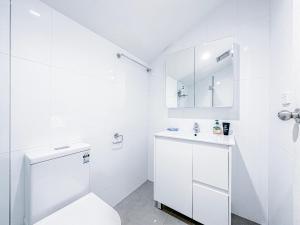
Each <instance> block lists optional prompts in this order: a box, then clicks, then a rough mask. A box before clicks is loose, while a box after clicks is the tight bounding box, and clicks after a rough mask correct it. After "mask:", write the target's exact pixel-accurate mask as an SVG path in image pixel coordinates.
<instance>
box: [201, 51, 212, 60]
mask: <svg viewBox="0 0 300 225" xmlns="http://www.w3.org/2000/svg"><path fill="white" fill-rule="evenodd" d="M210 57H211V54H210V52H204V53H203V54H202V56H201V59H202V60H208V59H210Z"/></svg>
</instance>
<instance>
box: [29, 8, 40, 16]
mask: <svg viewBox="0 0 300 225" xmlns="http://www.w3.org/2000/svg"><path fill="white" fill-rule="evenodd" d="M29 13H30V14H31V15H33V16H35V17H40V16H41V14H40V13H38V12H37V11H35V10H33V9H30V10H29Z"/></svg>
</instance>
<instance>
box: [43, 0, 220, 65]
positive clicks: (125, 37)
mask: <svg viewBox="0 0 300 225" xmlns="http://www.w3.org/2000/svg"><path fill="white" fill-rule="evenodd" d="M42 1H43V2H45V3H46V4H48V5H50V6H51V7H53V8H55V9H56V10H57V11H59V12H61V13H63V14H64V15H66V16H68V17H70V18H71V19H73V20H75V21H76V22H78V23H80V24H81V25H83V26H85V27H87V28H89V29H91V30H92V31H94V32H96V33H97V34H99V35H101V36H103V37H105V38H106V39H108V40H110V41H112V42H113V43H115V44H117V45H119V46H120V47H121V48H124V49H126V50H127V51H129V52H131V53H132V54H134V55H135V56H137V57H139V58H140V59H142V60H144V61H146V62H151V61H152V60H153V59H155V58H156V57H157V56H158V55H159V54H160V53H161V52H162V51H163V50H164V49H165V48H166V47H168V46H169V45H170V44H172V43H173V42H174V41H176V40H178V39H179V38H180V37H181V36H182V35H183V34H184V33H185V32H187V31H188V30H190V29H192V28H193V27H194V26H195V25H197V24H198V23H199V20H201V18H202V17H203V16H205V15H207V14H208V13H209V12H210V11H211V10H213V9H214V8H215V7H217V6H218V5H220V4H221V3H222V2H224V1H225V0H150V1H149V0H148V1H147V0H42Z"/></svg>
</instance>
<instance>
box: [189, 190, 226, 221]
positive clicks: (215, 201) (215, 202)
mask: <svg viewBox="0 0 300 225" xmlns="http://www.w3.org/2000/svg"><path fill="white" fill-rule="evenodd" d="M228 205H229V198H228V195H227V194H225V193H223V192H220V191H217V190H214V189H210V188H209V187H205V186H202V185H199V184H194V185H193V219H194V220H196V221H198V222H200V223H202V224H205V225H228V224H229V217H228V214H229V212H228Z"/></svg>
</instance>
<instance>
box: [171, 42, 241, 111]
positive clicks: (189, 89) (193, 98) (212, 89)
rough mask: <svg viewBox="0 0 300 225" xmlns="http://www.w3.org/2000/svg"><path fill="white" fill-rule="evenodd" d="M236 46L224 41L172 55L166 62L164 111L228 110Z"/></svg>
mask: <svg viewBox="0 0 300 225" xmlns="http://www.w3.org/2000/svg"><path fill="white" fill-rule="evenodd" d="M238 58H239V57H238V46H237V44H235V43H234V42H233V39H232V38H226V39H222V40H217V41H213V42H209V43H205V44H202V45H199V46H196V47H192V48H189V49H185V50H181V51H178V52H175V53H173V54H171V55H169V56H168V57H167V60H166V104H167V107H168V108H194V107H195V108H212V107H232V106H233V102H234V93H235V92H234V90H235V80H236V79H237V77H238V75H239V73H238V62H239V60H238Z"/></svg>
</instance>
